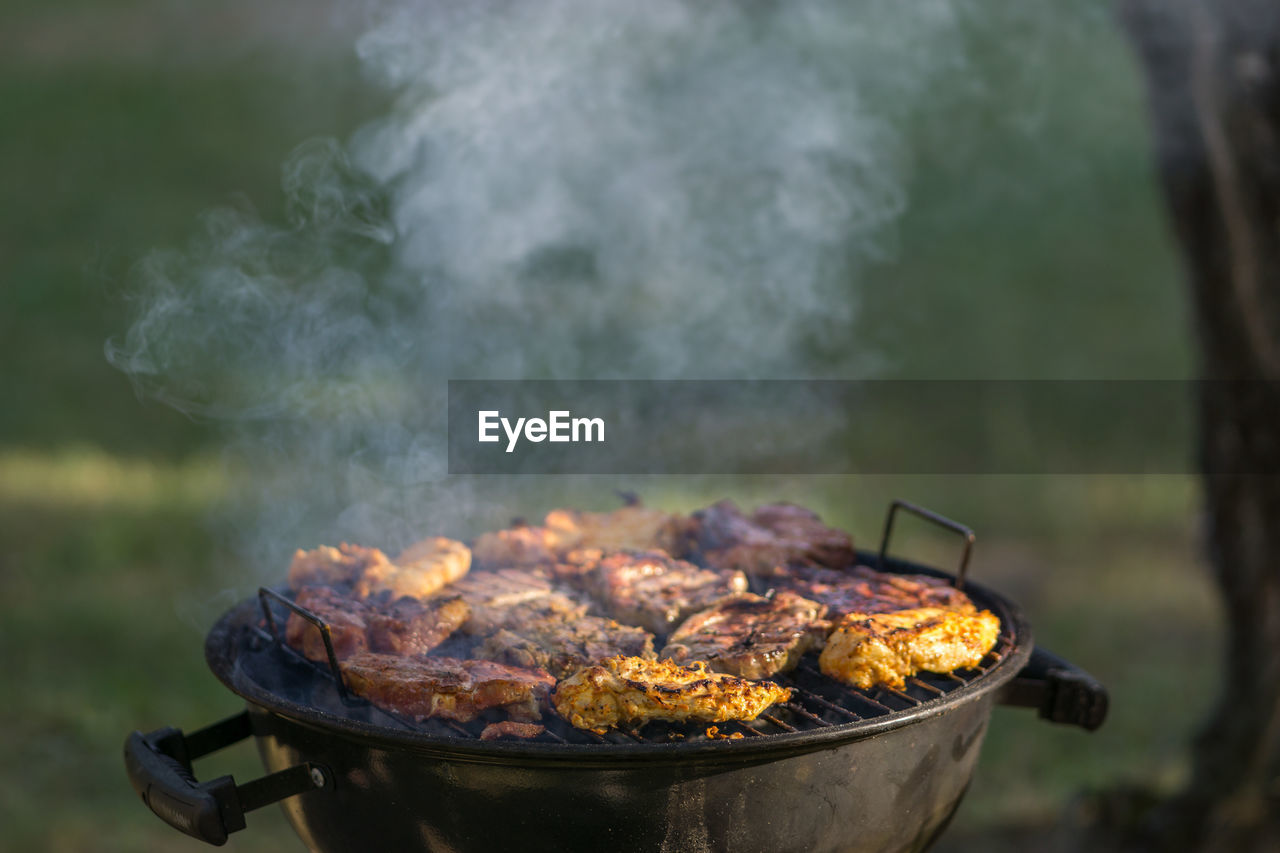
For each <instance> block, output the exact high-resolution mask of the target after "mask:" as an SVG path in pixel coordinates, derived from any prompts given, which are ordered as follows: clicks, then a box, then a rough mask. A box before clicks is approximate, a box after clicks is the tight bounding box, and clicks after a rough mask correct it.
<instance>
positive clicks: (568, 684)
mask: <svg viewBox="0 0 1280 853" xmlns="http://www.w3.org/2000/svg"><path fill="white" fill-rule="evenodd" d="M790 698H791V690H790V688H784V687H779V686H778V685H776V684H774V683H772V682H769V681H762V682H756V681H747V680H746V679H743V678H738V677H736V676H732V675H726V674H724V673H719V672H709V671H708V670H707V667H706V664H704V663H701V662H697V663H694V664H692V665H691V666H681V665H679V664H676V663H673V662H671V661H649V660H644V659H641V658H633V657H614V658H609V659H608V660H606V661H603V662H602V663H601V664H600V665H599V666H591V667H587V668H586V669H584V670H582V671H580V672H579V673H577V674H576V675H574V676H572V677H571V678H567V679H565V680H563V681H561V682H560V684H559V685H558V686H557V687H556V691H555V694H554V696H553V697H552V702H553V704H554V705H555V709H556V711H557V712H558V713H559V714H560V716H562V717H564V718H565V719H566V720H568V721H569V722H570V723H571V724H572V725H574V726H576V727H577V728H580V729H589V730H591V731H594V732H597V733H603V732H604V731H605V730H606V729H608V728H610V727H612V726H619V725H628V724H629V725H643V724H644V723H647V722H649V721H650V720H667V721H669V722H674V723H683V722H704V723H720V722H724V721H726V720H754V719H755V718H756V717H758V716H760V714H762V713H763V712H764V711H765V710H766V709H767V708H768V707H769V706H770V705H773V704H775V703H777V702H785V701H787V700H789V699H790Z"/></svg>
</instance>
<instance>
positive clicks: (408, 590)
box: [355, 536, 471, 599]
mask: <svg viewBox="0 0 1280 853" xmlns="http://www.w3.org/2000/svg"><path fill="white" fill-rule="evenodd" d="M470 568H471V549H470V548H468V547H467V546H466V545H463V544H462V543H461V542H458V541H456V540H454V539H446V538H445V537H443V536H433V537H431V538H428V539H423V540H422V541H420V542H415V543H414V544H412V545H410V546H409V547H408V548H405V549H404V550H403V551H401V552H400V555H399V556H397V557H396V558H395V560H394V561H392V562H386V563H377V564H373V565H369V566H366V567H365V569H364V571H363V572H362V573H361V575H360V577H359V578H358V579H357V580H356V583H355V593H356V595H357V596H359V597H361V598H367V597H369V596H372V595H377V594H380V593H387V594H388V595H389V596H390V598H391V599H397V598H402V597H404V596H410V597H412V598H420V599H423V598H429V597H431V596H432V595H434V594H435V593H437V592H439V591H440V590H441V589H443V588H444V587H445V585H446V584H450V583H453V582H454V581H456V580H458V579H460V578H461V577H462V576H463V575H465V574H466V573H467V571H468V570H469V569H470Z"/></svg>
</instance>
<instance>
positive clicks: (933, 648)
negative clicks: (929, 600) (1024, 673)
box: [818, 607, 1000, 688]
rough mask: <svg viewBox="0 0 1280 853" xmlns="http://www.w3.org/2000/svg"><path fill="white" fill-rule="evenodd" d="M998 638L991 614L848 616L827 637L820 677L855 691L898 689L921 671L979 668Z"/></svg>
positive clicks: (937, 611) (935, 611) (924, 610)
mask: <svg viewBox="0 0 1280 853" xmlns="http://www.w3.org/2000/svg"><path fill="white" fill-rule="evenodd" d="M999 635H1000V619H999V617H997V616H996V615H995V614H994V613H992V612H991V611H989V610H983V611H981V612H979V613H956V612H955V611H953V610H943V609H941V608H938V607H921V608H917V609H914V610H900V611H897V612H894V613H851V614H849V615H848V616H846V617H845V618H844V620H843V621H841V622H840V625H839V626H838V627H837V628H836V630H835V631H834V632H833V633H832V634H831V636H830V637H828V638H827V646H826V648H825V649H823V650H822V655H821V657H820V658H819V659H818V665H819V667H820V668H821V669H822V672H823V673H824V674H826V675H828V676H830V677H831V678H834V679H837V680H838V681H843V682H844V683H845V684H851V685H853V686H854V687H862V688H868V687H873V686H875V685H877V684H887V685H889V686H890V687H902V686H903V685H904V684H905V683H906V679H907V677H908V676H911V675H915V674H916V673H917V672H919V671H921V670H926V671H928V672H951V671H953V670H957V669H966V668H968V667H974V666H977V665H978V664H979V663H980V662H981V661H982V659H983V658H984V657H986V655H987V652H989V651H991V649H992V648H994V647H995V644H996V639H997V638H998V637H999Z"/></svg>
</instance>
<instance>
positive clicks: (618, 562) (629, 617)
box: [580, 551, 747, 635]
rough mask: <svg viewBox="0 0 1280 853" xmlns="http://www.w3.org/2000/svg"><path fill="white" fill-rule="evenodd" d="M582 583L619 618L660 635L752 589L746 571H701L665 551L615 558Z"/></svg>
mask: <svg viewBox="0 0 1280 853" xmlns="http://www.w3.org/2000/svg"><path fill="white" fill-rule="evenodd" d="M580 582H581V583H582V584H584V585H585V586H587V588H588V590H589V591H590V593H591V595H592V596H593V597H594V598H595V599H596V600H597V601H598V602H599V603H600V605H601V606H602V607H603V608H604V610H605V611H606V612H607V613H609V615H611V616H613V618H615V619H617V620H618V621H619V622H626V623H628V624H630V625H639V626H641V627H643V628H645V629H646V630H649V631H652V632H653V633H655V634H659V635H666V634H668V633H670V631H671V629H672V628H674V627H675V626H676V625H679V624H680V623H681V622H683V621H684V620H685V619H687V618H689V617H690V616H692V615H693V614H694V613H697V612H698V611H700V610H705V609H706V608H708V607H711V606H712V605H714V604H715V603H716V602H718V601H720V599H722V598H724V597H726V596H729V595H733V594H734V593H740V592H746V591H747V578H746V576H745V575H743V574H742V572H738V571H726V570H723V569H703V568H699V567H698V566H695V565H693V564H692V563H686V562H685V561H683V560H677V559H674V558H672V557H668V556H667V555H666V554H663V553H661V552H659V551H635V552H623V553H617V554H609V555H608V556H605V557H604V558H602V559H601V560H600V561H599V562H598V563H597V564H596V567H595V570H594V572H593V573H591V574H584V575H582V576H581V580H580Z"/></svg>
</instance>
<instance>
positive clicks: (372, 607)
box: [285, 586, 471, 663]
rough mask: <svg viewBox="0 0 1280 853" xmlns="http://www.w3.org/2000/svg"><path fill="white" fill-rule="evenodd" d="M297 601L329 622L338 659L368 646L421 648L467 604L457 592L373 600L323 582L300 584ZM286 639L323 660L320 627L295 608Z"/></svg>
mask: <svg viewBox="0 0 1280 853" xmlns="http://www.w3.org/2000/svg"><path fill="white" fill-rule="evenodd" d="M295 601H296V602H297V603H298V605H300V606H301V607H304V608H306V609H307V610H310V611H311V612H312V613H314V614H315V615H316V616H318V617H320V618H321V619H322V620H324V622H325V623H326V624H327V625H328V626H329V637H330V639H331V640H332V642H333V651H334V654H335V655H336V656H337V657H338V659H339V660H342V659H343V658H347V657H350V656H351V655H353V654H355V653H357V652H361V651H364V650H366V649H371V650H373V651H375V652H386V653H388V654H397V655H417V654H425V653H426V652H428V651H430V650H431V649H434V648H435V647H436V646H438V645H440V644H441V643H443V642H444V641H445V640H446V639H448V638H449V636H450V635H451V634H452V633H453V632H454V631H456V630H458V628H460V627H461V626H462V624H463V623H464V622H466V621H467V617H468V615H469V614H470V612H471V611H470V608H468V607H467V605H466V602H464V601H462V599H461V598H458V597H456V596H455V597H452V598H440V599H435V600H432V601H429V602H421V601H418V600H417V599H413V598H403V599H400V600H399V601H396V602H393V603H391V604H386V605H383V604H373V603H370V602H368V601H362V600H359V599H354V598H351V597H350V596H347V595H344V594H342V593H341V592H339V591H337V590H334V589H331V588H329V587H324V586H309V587H304V588H303V589H302V590H300V591H299V592H298V594H297V596H296V598H295ZM285 642H287V643H288V644H289V645H290V646H292V647H294V648H295V649H297V650H298V651H299V652H301V653H302V654H303V656H304V657H307V658H309V659H310V660H314V661H319V662H321V663H325V662H327V661H328V659H329V658H328V655H326V654H325V648H324V639H323V637H322V636H321V634H320V629H319V628H317V627H316V626H315V625H313V624H311V622H309V621H307V620H306V619H303V618H302V617H301V616H299V615H298V614H297V613H290V614H289V621H288V623H287V624H286V625H285Z"/></svg>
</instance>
